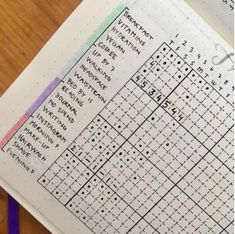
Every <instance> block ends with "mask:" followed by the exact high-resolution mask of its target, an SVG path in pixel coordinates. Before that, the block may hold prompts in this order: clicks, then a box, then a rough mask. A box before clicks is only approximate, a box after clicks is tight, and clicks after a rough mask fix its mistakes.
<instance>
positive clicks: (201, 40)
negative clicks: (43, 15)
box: [0, 0, 234, 234]
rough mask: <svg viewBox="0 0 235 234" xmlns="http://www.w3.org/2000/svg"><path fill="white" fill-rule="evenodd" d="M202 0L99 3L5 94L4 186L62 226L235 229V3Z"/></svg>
mask: <svg viewBox="0 0 235 234" xmlns="http://www.w3.org/2000/svg"><path fill="white" fill-rule="evenodd" d="M188 2H190V5H189V4H188V3H186V2H185V1H182V0H177V1H175V0H167V1H166V0H130V1H119V0H115V1H114V0H112V1H107V0H99V3H96V2H94V1H92V0H85V1H84V2H83V3H82V4H81V5H80V6H79V7H78V8H77V9H76V10H75V11H74V12H73V13H72V15H71V16H70V17H69V18H68V19H67V20H66V22H65V23H64V24H63V26H62V27H61V28H60V29H59V30H58V31H57V32H56V33H55V35H54V36H53V37H52V38H51V39H50V40H49V42H48V43H47V44H46V45H45V47H44V48H43V49H42V50H41V51H40V53H39V54H38V55H37V56H36V57H35V58H34V60H33V61H32V62H31V64H30V65H29V66H28V67H27V68H26V69H25V70H24V72H23V73H22V74H21V75H20V77H19V78H18V79H17V80H16V82H15V83H14V84H13V85H12V86H11V87H10V89H9V90H8V91H7V92H6V93H5V94H4V96H3V97H2V98H1V100H0V109H1V111H2V112H1V116H0V138H1V139H2V140H1V142H0V148H1V151H0V178H1V180H0V181H1V186H3V187H4V188H5V189H6V190H7V191H8V192H9V193H10V194H12V195H13V196H14V197H15V198H16V199H17V200H18V201H19V202H20V203H21V204H22V205H23V206H24V207H26V208H27V209H28V210H29V211H30V212H31V213H32V214H33V215H34V216H35V217H36V218H37V219H38V220H40V221H41V222H42V223H43V224H44V225H45V226H46V227H47V228H48V229H49V230H50V231H51V232H53V233H68V234H73V233H75V234H91V233H95V234H105V233H107V234H114V233H120V234H125V233H130V234H131V233H132V234H140V233H141V234H152V233H160V234H163V233H167V234H168V233H173V234H177V233H180V234H182V233H198V234H199V233H200V234H204V233H211V234H212V233H214V234H219V233H221V234H228V233H233V124H234V123H233V90H234V86H233V70H234V66H233V58H234V54H233V49H232V47H230V45H229V44H227V42H226V41H225V40H224V39H222V37H221V36H219V34H220V35H222V36H223V37H224V38H225V39H226V40H227V41H228V42H230V43H232V38H231V37H230V36H229V35H231V32H232V29H233V26H231V25H232V21H231V20H232V18H233V9H232V8H233V1H222V0H221V1H219V0H217V1H215V0H213V1H196V0H195V1H188ZM205 2H207V3H205ZM205 4H206V5H205ZM208 4H211V6H208ZM192 6H193V8H192ZM213 6H216V9H214V7H213ZM205 7H206V8H205ZM194 9H195V10H194ZM218 9H219V10H218ZM215 10H217V11H215ZM196 12H198V13H199V14H201V16H202V17H201V16H199V14H198V13H196ZM205 16H207V17H206V18H207V19H206V18H205ZM221 17H222V19H223V20H224V22H225V23H226V25H225V24H223V22H222V19H221ZM211 19H213V25H212V22H211ZM205 20H207V21H205ZM221 23H222V25H223V27H221V26H219V25H221ZM210 24H211V25H212V26H210ZM229 24H230V25H229ZM221 28H222V29H223V30H225V31H226V32H225V31H224V33H223V30H222V31H221ZM216 30H218V32H216Z"/></svg>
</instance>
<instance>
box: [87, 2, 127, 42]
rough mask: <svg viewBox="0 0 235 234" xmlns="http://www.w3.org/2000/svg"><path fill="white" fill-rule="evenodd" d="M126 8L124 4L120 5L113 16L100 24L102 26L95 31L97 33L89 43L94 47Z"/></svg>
mask: <svg viewBox="0 0 235 234" xmlns="http://www.w3.org/2000/svg"><path fill="white" fill-rule="evenodd" d="M125 8H126V7H125V6H124V5H123V4H119V5H118V6H117V7H116V8H115V9H114V10H113V11H112V12H111V14H110V15H109V16H108V17H107V18H106V19H105V20H104V21H103V22H102V23H101V24H100V26H99V27H98V28H97V29H96V30H95V32H94V33H93V34H92V35H91V36H90V37H89V38H88V40H87V43H88V44H90V45H92V44H93V43H94V42H95V41H96V40H97V38H99V37H100V35H101V34H102V33H103V32H104V30H105V29H106V28H107V27H108V26H109V25H110V24H111V23H112V22H113V21H114V20H115V18H117V16H118V15H120V14H121V12H122V11H123V10H124V9H125Z"/></svg>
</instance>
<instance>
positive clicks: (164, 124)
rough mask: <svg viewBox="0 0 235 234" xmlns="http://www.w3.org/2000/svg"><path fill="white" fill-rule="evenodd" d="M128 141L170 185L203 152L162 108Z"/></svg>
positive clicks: (177, 179)
mask: <svg viewBox="0 0 235 234" xmlns="http://www.w3.org/2000/svg"><path fill="white" fill-rule="evenodd" d="M128 141H129V142H130V143H131V144H132V145H135V147H136V148H137V149H138V150H139V151H140V152H141V153H142V154H143V155H144V156H145V157H146V158H148V159H149V160H150V161H151V162H152V163H153V164H154V165H156V166H157V167H158V168H159V169H160V170H161V172H162V173H164V174H165V175H166V176H167V177H168V179H169V180H171V181H173V182H174V183H176V182H178V181H179V180H180V179H181V178H182V176H184V175H185V174H186V173H187V172H188V171H189V170H190V169H191V168H192V167H193V165H195V164H196V163H197V162H198V161H199V160H200V159H201V158H202V157H203V156H204V155H205V153H206V152H207V150H206V148H205V147H204V146H203V145H202V144H200V143H199V142H198V141H197V140H196V139H195V138H194V137H193V136H192V135H191V134H190V133H189V132H187V131H186V130H185V129H184V128H183V127H182V126H181V125H180V124H179V123H178V122H177V121H175V120H174V119H173V118H172V117H171V116H170V115H169V114H168V113H167V112H166V111H165V110H164V109H162V108H158V109H157V110H156V111H155V112H154V113H153V114H152V115H151V116H150V118H149V119H148V120H146V121H145V123H144V124H143V125H142V126H141V127H140V128H139V129H138V131H136V132H135V133H134V134H133V135H132V136H131V137H130V138H129V139H128Z"/></svg>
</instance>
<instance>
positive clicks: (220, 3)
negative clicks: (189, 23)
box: [186, 0, 234, 45]
mask: <svg viewBox="0 0 235 234" xmlns="http://www.w3.org/2000/svg"><path fill="white" fill-rule="evenodd" d="M186 1H187V2H188V3H189V4H190V5H191V6H192V7H193V8H194V9H195V10H196V11H197V12H198V13H199V14H200V15H201V16H202V17H203V18H204V19H205V20H207V22H208V23H209V24H210V25H211V26H212V27H214V29H215V30H216V31H217V32H218V33H220V35H221V36H222V37H224V38H225V39H226V40H227V41H228V42H229V43H230V44H231V45H233V44H234V0H186Z"/></svg>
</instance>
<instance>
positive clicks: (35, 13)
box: [0, 0, 81, 234]
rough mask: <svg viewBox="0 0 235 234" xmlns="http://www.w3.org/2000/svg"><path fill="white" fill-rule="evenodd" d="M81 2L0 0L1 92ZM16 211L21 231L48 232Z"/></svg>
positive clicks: (3, 204)
mask: <svg viewBox="0 0 235 234" xmlns="http://www.w3.org/2000/svg"><path fill="white" fill-rule="evenodd" d="M80 2H81V0H0V95H1V94H3V93H4V92H5V91H6V89H7V88H8V87H9V86H10V85H11V84H12V82H13V81H14V80H15V79H16V78H17V76H18V75H19V74H20V73H21V72H22V71H23V69H24V68H25V67H26V66H27V64H29V62H30V61H31V60H32V59H33V57H34V56H35V55H36V54H37V53H38V52H39V50H40V49H41V48H42V47H43V45H44V44H45V43H46V42H47V41H48V39H49V38H50V37H51V36H52V34H53V33H54V32H55V31H56V30H57V29H58V27H59V26H60V25H61V24H62V23H63V21H64V20H65V19H66V18H67V17H68V16H69V14H70V13H71V12H72V11H73V10H74V9H75V8H76V7H77V6H78V5H79V3H80ZM1 111H4V110H1ZM19 213H20V233H22V234H32V233H33V234H48V233H49V232H48V231H47V230H46V229H45V228H44V227H43V226H42V225H41V224H40V223H39V222H38V221H37V220H35V219H34V218H33V217H32V216H31V215H30V214H29V213H28V212H27V211H26V210H25V209H23V208H22V207H20V212H19ZM7 233H8V231H7V194H6V192H4V190H3V189H2V188H0V234H7Z"/></svg>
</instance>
